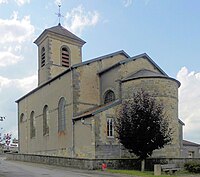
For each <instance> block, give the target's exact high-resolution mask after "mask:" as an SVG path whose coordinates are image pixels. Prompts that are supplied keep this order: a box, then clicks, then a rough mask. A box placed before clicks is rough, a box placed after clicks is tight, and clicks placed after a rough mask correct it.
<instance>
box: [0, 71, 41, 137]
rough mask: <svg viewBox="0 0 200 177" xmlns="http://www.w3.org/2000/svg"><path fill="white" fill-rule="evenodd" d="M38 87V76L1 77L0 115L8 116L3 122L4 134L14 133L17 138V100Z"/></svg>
mask: <svg viewBox="0 0 200 177" xmlns="http://www.w3.org/2000/svg"><path fill="white" fill-rule="evenodd" d="M36 86H37V75H36V74H34V75H31V76H28V77H25V78H21V79H9V78H6V77H2V76H0V98H1V102H0V114H1V116H6V119H5V120H4V121H3V122H1V127H3V128H4V129H3V132H2V133H12V134H13V138H14V137H17V130H18V128H17V118H16V117H17V116H16V112H17V110H16V103H15V100H17V99H18V98H20V97H21V96H22V95H24V94H25V93H27V92H29V91H30V90H32V89H33V88H35V87H36Z"/></svg>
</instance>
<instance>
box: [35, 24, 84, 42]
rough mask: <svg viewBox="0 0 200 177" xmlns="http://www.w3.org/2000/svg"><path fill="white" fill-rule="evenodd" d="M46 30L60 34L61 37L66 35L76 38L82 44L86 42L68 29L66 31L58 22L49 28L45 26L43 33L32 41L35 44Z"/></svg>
mask: <svg viewBox="0 0 200 177" xmlns="http://www.w3.org/2000/svg"><path fill="white" fill-rule="evenodd" d="M47 32H52V33H55V34H58V35H61V36H63V37H68V38H70V39H73V40H76V41H79V42H81V43H82V44H85V43H86V42H85V41H84V40H82V39H81V38H79V37H77V36H76V35H75V34H73V33H71V32H70V31H68V30H67V29H66V28H64V27H63V26H61V25H60V24H59V25H57V26H53V27H51V28H47V29H45V30H44V31H43V33H42V34H41V35H40V36H39V37H38V38H37V39H36V40H35V42H34V43H36V44H37V41H38V39H39V38H40V37H41V36H43V34H45V33H47Z"/></svg>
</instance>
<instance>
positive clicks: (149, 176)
mask: <svg viewBox="0 0 200 177" xmlns="http://www.w3.org/2000/svg"><path fill="white" fill-rule="evenodd" d="M106 171H107V172H110V173H120V174H127V175H132V176H138V177H139V176H144V177H155V176H154V174H153V172H152V171H145V172H141V171H136V170H111V169H107V170H106ZM191 175H193V174H189V173H188V172H185V171H180V172H176V173H175V174H173V175H169V174H165V173H163V174H162V175H161V176H156V177H169V176H170V177H182V176H184V177H185V176H187V177H191ZM194 176H196V175H194Z"/></svg>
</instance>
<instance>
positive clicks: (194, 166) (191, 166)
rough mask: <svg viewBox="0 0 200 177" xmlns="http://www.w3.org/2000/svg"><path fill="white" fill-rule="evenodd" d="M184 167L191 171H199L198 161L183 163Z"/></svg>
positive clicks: (199, 164)
mask: <svg viewBox="0 0 200 177" xmlns="http://www.w3.org/2000/svg"><path fill="white" fill-rule="evenodd" d="M184 168H185V169H186V170H187V171H189V172H192V173H200V163H199V162H188V163H185V164H184Z"/></svg>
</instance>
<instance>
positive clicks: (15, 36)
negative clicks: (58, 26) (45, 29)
mask: <svg viewBox="0 0 200 177" xmlns="http://www.w3.org/2000/svg"><path fill="white" fill-rule="evenodd" d="M0 34H1V39H0V44H1V43H12V42H18V43H22V42H25V41H26V40H27V39H28V40H29V39H31V37H32V36H33V34H34V26H33V25H31V23H30V17H29V16H24V17H23V18H22V19H21V20H18V13H17V12H13V15H12V17H11V19H6V20H4V19H0Z"/></svg>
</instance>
